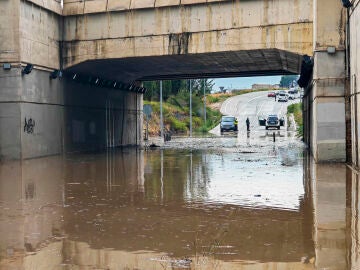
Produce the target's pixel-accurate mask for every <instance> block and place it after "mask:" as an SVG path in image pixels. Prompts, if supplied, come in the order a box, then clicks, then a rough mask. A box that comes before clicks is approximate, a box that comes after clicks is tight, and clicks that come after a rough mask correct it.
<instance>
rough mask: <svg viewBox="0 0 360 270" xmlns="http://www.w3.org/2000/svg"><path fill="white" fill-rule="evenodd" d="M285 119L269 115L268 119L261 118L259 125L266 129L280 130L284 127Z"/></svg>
mask: <svg viewBox="0 0 360 270" xmlns="http://www.w3.org/2000/svg"><path fill="white" fill-rule="evenodd" d="M284 124H285V119H284V117H281V118H280V117H278V116H277V115H272V114H271V115H269V116H268V117H267V118H266V119H265V118H259V125H260V126H265V129H269V128H277V129H280V127H282V126H284Z"/></svg>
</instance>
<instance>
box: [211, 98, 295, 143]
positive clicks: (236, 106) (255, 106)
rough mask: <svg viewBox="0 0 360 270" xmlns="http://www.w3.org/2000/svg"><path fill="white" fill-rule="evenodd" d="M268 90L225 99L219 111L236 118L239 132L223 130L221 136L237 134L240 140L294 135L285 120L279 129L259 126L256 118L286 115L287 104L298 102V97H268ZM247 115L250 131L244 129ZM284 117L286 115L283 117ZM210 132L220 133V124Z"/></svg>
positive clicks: (262, 139) (281, 137)
mask: <svg viewBox="0 0 360 270" xmlns="http://www.w3.org/2000/svg"><path fill="white" fill-rule="evenodd" d="M267 94H268V92H267V91H266V92H255V93H249V94H244V95H239V96H235V97H231V98H229V99H227V100H226V101H225V102H224V103H223V104H222V106H221V109H220V111H221V113H222V114H223V115H232V116H235V117H237V118H238V121H239V132H224V133H223V134H222V136H224V137H226V136H237V137H238V140H240V141H243V140H245V141H249V140H256V141H257V140H260V141H264V140H268V139H269V138H272V137H273V135H274V132H275V136H276V137H278V138H280V139H284V138H285V139H286V138H288V137H294V136H295V133H294V132H293V131H288V128H287V122H286V123H285V126H284V127H281V129H280V130H276V129H270V130H265V127H262V126H259V122H258V118H259V117H261V116H263V117H267V116H268V115H269V114H277V115H279V116H280V117H281V116H284V117H285V116H286V111H287V106H289V105H290V104H293V103H297V102H300V99H295V100H291V101H288V102H278V101H275V98H273V97H268V96H267ZM247 117H249V120H250V132H247V131H246V124H245V120H246V118H247ZM285 118H286V117H285ZM212 133H214V134H216V135H221V134H220V126H217V127H215V128H214V129H213V130H212Z"/></svg>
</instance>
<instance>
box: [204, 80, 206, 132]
mask: <svg viewBox="0 0 360 270" xmlns="http://www.w3.org/2000/svg"><path fill="white" fill-rule="evenodd" d="M205 84H206V79H204V122H205V126H206V85H205Z"/></svg>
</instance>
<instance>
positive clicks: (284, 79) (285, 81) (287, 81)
mask: <svg viewBox="0 0 360 270" xmlns="http://www.w3.org/2000/svg"><path fill="white" fill-rule="evenodd" d="M298 79H299V76H298V75H285V76H281V80H280V87H291V86H292V83H293V81H295V82H297V80H298Z"/></svg>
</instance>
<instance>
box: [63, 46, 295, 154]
mask: <svg viewBox="0 0 360 270" xmlns="http://www.w3.org/2000/svg"><path fill="white" fill-rule="evenodd" d="M301 59H302V56H300V55H298V54H295V53H291V52H286V51H282V50H277V49H267V50H251V51H237V52H236V51H229V52H218V53H208V54H183V55H169V56H157V57H138V58H125V59H106V60H91V61H86V62H83V63H81V64H78V65H75V66H73V67H71V68H68V69H66V70H65V80H64V90H65V92H64V93H65V102H66V103H67V104H69V105H70V106H69V107H68V108H67V109H66V112H65V115H66V117H65V123H66V124H65V125H66V127H65V144H66V151H67V152H69V151H70V152H72V151H78V150H80V151H81V150H93V149H97V148H102V147H117V146H124V145H139V144H141V142H142V136H143V134H142V102H143V101H142V94H143V93H144V91H145V89H144V88H143V87H142V86H141V81H151V80H171V79H192V78H218V77H239V76H241V77H244V76H246V77H248V76H263V75H286V74H295V73H299V70H300V64H301Z"/></svg>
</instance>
